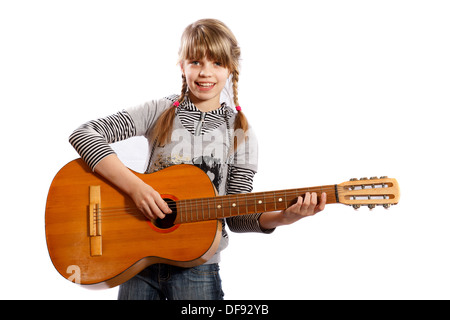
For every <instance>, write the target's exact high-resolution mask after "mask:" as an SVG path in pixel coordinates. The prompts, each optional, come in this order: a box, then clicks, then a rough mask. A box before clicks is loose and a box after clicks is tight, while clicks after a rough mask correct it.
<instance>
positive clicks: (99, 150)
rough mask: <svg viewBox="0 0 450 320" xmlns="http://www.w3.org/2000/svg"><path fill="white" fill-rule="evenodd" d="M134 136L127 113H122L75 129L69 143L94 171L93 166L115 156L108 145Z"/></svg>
mask: <svg viewBox="0 0 450 320" xmlns="http://www.w3.org/2000/svg"><path fill="white" fill-rule="evenodd" d="M134 135H136V127H135V125H134V122H133V120H132V118H131V117H130V115H129V114H128V112H126V111H122V112H118V113H116V114H113V115H111V116H108V117H105V118H101V119H97V120H92V121H89V122H87V123H85V124H83V125H81V126H80V127H79V128H78V129H76V130H75V131H74V132H73V133H72V134H71V135H70V137H69V142H70V143H71V144H72V146H73V147H74V148H75V150H76V151H77V152H78V154H79V155H80V156H81V158H82V159H83V160H84V161H86V163H87V164H88V165H89V167H90V168H91V169H92V170H94V169H95V166H96V165H97V164H98V163H99V162H100V160H102V159H103V158H105V157H106V156H108V155H111V154H115V152H114V150H113V149H112V148H111V147H110V146H109V144H110V143H114V142H117V141H121V140H124V139H127V138H130V137H132V136H134Z"/></svg>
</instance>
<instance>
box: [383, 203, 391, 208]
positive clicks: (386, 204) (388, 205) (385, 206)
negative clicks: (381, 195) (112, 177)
mask: <svg viewBox="0 0 450 320" xmlns="http://www.w3.org/2000/svg"><path fill="white" fill-rule="evenodd" d="M390 206H391V205H390V204H389V203H385V204H383V207H384V208H385V209H389V208H390Z"/></svg>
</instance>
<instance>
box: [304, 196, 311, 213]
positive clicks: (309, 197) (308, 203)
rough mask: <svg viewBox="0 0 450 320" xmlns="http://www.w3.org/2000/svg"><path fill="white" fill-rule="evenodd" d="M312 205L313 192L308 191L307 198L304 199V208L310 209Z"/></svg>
mask: <svg viewBox="0 0 450 320" xmlns="http://www.w3.org/2000/svg"><path fill="white" fill-rule="evenodd" d="M310 205H311V194H310V193H309V192H307V193H306V194H305V199H304V200H303V205H302V209H305V210H308V208H309V206H310Z"/></svg>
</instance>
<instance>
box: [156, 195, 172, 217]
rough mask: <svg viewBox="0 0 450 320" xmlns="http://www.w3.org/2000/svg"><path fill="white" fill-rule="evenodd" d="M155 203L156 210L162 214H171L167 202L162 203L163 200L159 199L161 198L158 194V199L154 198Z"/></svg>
mask: <svg viewBox="0 0 450 320" xmlns="http://www.w3.org/2000/svg"><path fill="white" fill-rule="evenodd" d="M155 202H156V205H157V206H158V208H159V209H160V210H161V211H162V212H164V213H166V214H169V213H172V210H170V208H169V205H168V204H167V202H166V201H164V199H163V198H161V196H160V195H159V194H158V197H157V198H156V200H155Z"/></svg>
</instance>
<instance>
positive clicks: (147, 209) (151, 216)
mask: <svg viewBox="0 0 450 320" xmlns="http://www.w3.org/2000/svg"><path fill="white" fill-rule="evenodd" d="M138 209H139V210H140V211H141V212H142V213H143V214H144V216H145V217H146V218H147V219H149V220H152V219H155V218H156V216H155V215H154V214H153V212H152V210H151V209H150V207H149V205H147V203H145V202H143V203H141V205H140V206H139V207H138Z"/></svg>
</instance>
